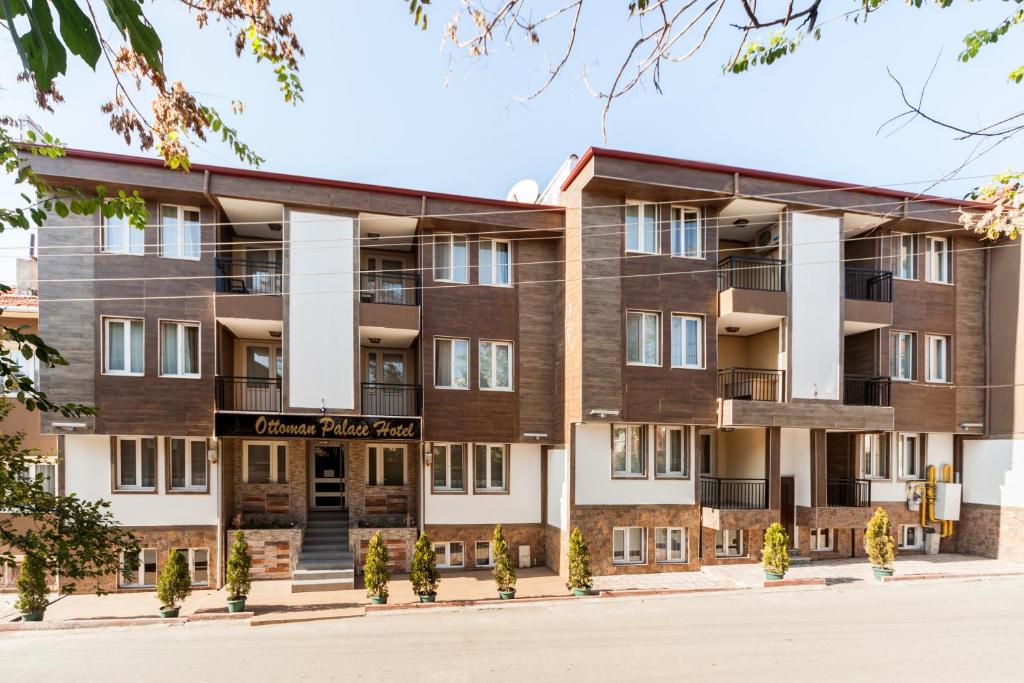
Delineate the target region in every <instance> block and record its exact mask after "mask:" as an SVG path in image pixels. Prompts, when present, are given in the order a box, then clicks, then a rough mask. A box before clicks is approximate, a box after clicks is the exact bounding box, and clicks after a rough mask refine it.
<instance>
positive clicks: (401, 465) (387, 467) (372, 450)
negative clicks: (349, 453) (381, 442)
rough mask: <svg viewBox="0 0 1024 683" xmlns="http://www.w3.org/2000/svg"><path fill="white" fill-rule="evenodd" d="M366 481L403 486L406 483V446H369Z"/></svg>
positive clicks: (374, 483)
mask: <svg viewBox="0 0 1024 683" xmlns="http://www.w3.org/2000/svg"><path fill="white" fill-rule="evenodd" d="M366 454H367V455H366V483H367V484H368V485H370V486H401V485H403V484H404V483H405V446H368V447H367V449H366Z"/></svg>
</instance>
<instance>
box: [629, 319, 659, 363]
mask: <svg viewBox="0 0 1024 683" xmlns="http://www.w3.org/2000/svg"><path fill="white" fill-rule="evenodd" d="M626 362H627V363H629V364H630V365H660V364H661V314H660V313H647V312H644V311H626Z"/></svg>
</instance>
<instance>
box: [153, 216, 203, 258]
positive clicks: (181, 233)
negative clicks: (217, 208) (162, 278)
mask: <svg viewBox="0 0 1024 683" xmlns="http://www.w3.org/2000/svg"><path fill="white" fill-rule="evenodd" d="M172 206H173V207H175V208H176V209H177V213H178V215H177V221H178V243H177V248H178V254H179V255H178V256H170V255H168V254H167V252H166V250H165V247H166V245H167V243H166V242H164V209H165V208H167V207H172ZM186 211H195V212H196V222H197V223H198V224H199V243H198V244H196V249H197V255H196V256H194V257H193V256H184V255H183V254H184V253H185V245H186V244H187V242H186V241H185V212H186ZM156 217H157V238H158V242H159V245H160V246H159V256H160V258H166V259H171V260H174V261H202V260H203V212H202V210H201V209H200V208H199V207H198V206H186V205H184V204H163V203H162V204H159V205H158V206H157V212H156Z"/></svg>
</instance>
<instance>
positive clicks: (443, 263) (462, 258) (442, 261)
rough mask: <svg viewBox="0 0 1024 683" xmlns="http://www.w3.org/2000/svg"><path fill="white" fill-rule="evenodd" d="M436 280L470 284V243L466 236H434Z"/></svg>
mask: <svg viewBox="0 0 1024 683" xmlns="http://www.w3.org/2000/svg"><path fill="white" fill-rule="evenodd" d="M434 279H435V280H438V281H440V282H461V283H468V282H469V242H468V240H467V239H466V237H465V235H435V236H434Z"/></svg>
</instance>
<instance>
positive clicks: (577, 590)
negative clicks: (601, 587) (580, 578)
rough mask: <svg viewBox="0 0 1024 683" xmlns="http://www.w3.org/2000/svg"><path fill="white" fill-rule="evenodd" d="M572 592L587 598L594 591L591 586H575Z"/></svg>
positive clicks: (579, 596) (578, 596)
mask: <svg viewBox="0 0 1024 683" xmlns="http://www.w3.org/2000/svg"><path fill="white" fill-rule="evenodd" d="M572 594H573V595H575V596H576V597H577V598H585V597H586V596H588V595H591V594H592V591H591V590H590V589H589V588H573V589H572Z"/></svg>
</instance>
